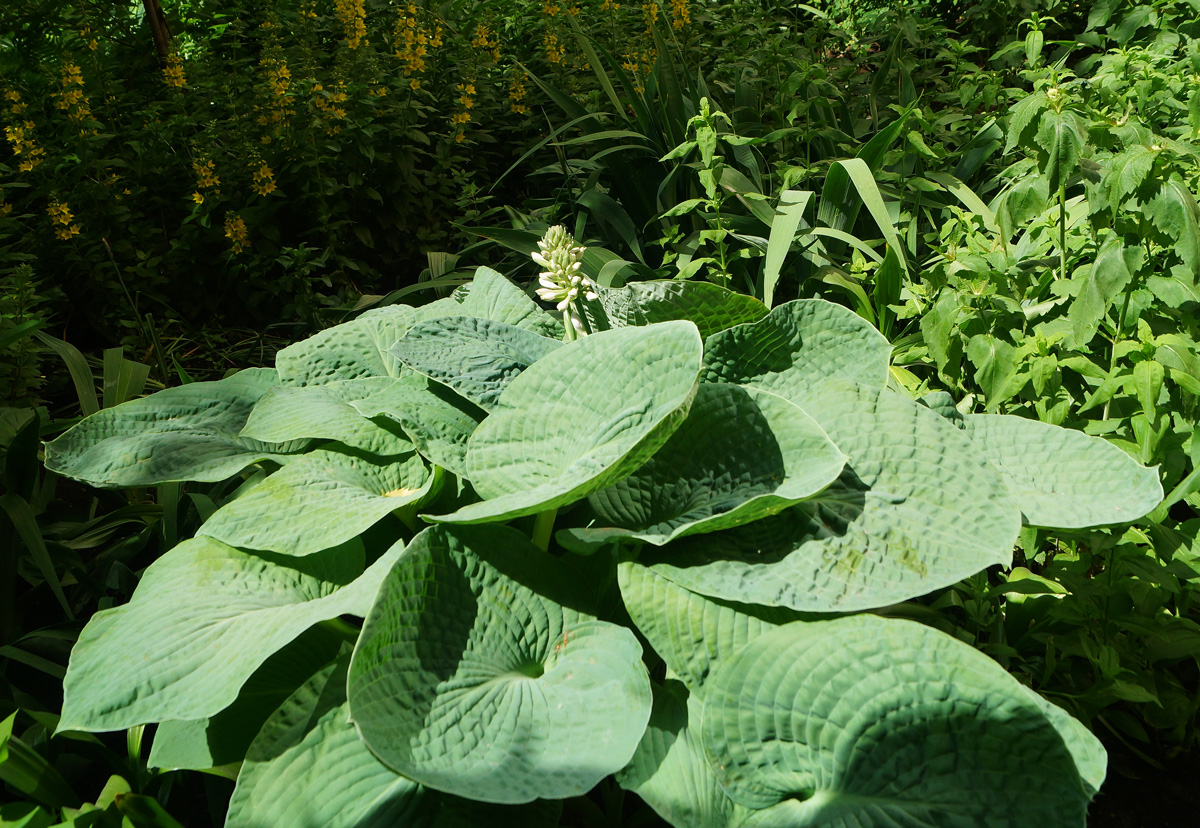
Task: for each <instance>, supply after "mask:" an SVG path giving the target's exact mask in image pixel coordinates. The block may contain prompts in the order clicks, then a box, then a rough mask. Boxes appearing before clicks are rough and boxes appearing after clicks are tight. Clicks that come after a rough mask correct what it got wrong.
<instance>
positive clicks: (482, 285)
mask: <svg viewBox="0 0 1200 828" xmlns="http://www.w3.org/2000/svg"><path fill="white" fill-rule="evenodd" d="M448 301H449V302H454V303H455V304H456V305H457V310H456V309H455V308H454V307H451V306H449V305H447V307H446V312H445V313H444V314H443V315H444V316H476V317H479V318H481V319H494V320H496V321H497V322H503V323H505V324H508V325H515V326H516V327H518V328H523V329H524V330H527V331H532V332H533V333H535V334H538V335H540V336H546V337H550V338H551V339H562V335H563V327H562V324H561V323H560V322H559V320H558V318H557V317H555V316H552V315H551V314H548V313H546V312H545V311H544V310H542V308H541V306H540V305H539V304H538V303H537V302H535V301H533V300H532V299H530V298H529V297H528V296H526V295H525V291H523V290H521V289H520V288H519V287H517V286H516V285H514V284H513V283H512V282H510V281H508V279H505V278H504V276H502V275H501V274H499V273H497V272H496V271H494V270H492V269H491V268H490V267H480V268H476V270H475V278H474V279H472V280H471V282H470V283H469V284H466V285H463V286H462V287H460V288H458V289H457V290H456V291H454V293H453V294H451V296H450V299H449V300H448ZM426 318H430V317H426Z"/></svg>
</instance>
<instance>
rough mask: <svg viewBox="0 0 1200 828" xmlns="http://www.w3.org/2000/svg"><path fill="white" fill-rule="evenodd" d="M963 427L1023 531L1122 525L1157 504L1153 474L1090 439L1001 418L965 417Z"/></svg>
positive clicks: (1157, 486)
mask: <svg viewBox="0 0 1200 828" xmlns="http://www.w3.org/2000/svg"><path fill="white" fill-rule="evenodd" d="M963 428H964V430H965V431H966V432H967V434H968V435H970V437H971V439H972V440H973V441H974V442H975V445H976V447H977V449H978V451H979V452H980V453H981V454H983V456H984V457H986V458H987V459H988V461H989V462H990V463H991V464H992V465H993V466H995V467H996V468H997V469H999V470H1000V474H1001V475H1002V476H1003V477H1004V482H1005V483H1007V484H1008V490H1009V491H1010V492H1011V493H1012V496H1013V499H1014V500H1015V501H1016V503H1017V506H1018V507H1019V508H1020V509H1021V512H1022V513H1023V514H1024V515H1025V522H1026V523H1028V524H1030V525H1033V526H1047V527H1054V528H1059V529H1083V528H1086V527H1089V526H1103V525H1106V524H1112V523H1130V522H1132V521H1135V520H1137V519H1138V518H1140V517H1142V516H1143V515H1145V514H1147V513H1148V512H1150V511H1151V510H1152V509H1154V507H1155V506H1157V505H1158V504H1159V503H1160V502H1161V501H1162V498H1163V491H1162V485H1161V484H1160V483H1159V482H1158V474H1157V473H1156V472H1155V471H1154V469H1148V468H1146V467H1145V466H1142V465H1139V464H1138V463H1137V462H1136V461H1135V460H1134V459H1133V458H1132V457H1130V456H1129V455H1128V454H1126V453H1125V452H1123V451H1121V450H1120V449H1119V448H1117V447H1116V446H1114V445H1112V444H1111V443H1107V442H1105V441H1104V440H1101V439H1100V438H1098V437H1089V436H1088V435H1086V434H1084V433H1082V432H1079V431H1072V430H1070V429H1066V428H1059V427H1057V426H1052V425H1048V424H1046V423H1041V422H1038V421H1036V420H1027V419H1025V418H1023V417H1014V416H1012V415H1008V414H970V415H968V416H966V417H964V418H963Z"/></svg>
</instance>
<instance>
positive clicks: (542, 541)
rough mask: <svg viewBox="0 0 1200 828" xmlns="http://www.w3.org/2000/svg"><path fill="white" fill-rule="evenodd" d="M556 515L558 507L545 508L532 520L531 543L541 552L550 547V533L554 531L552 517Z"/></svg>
mask: <svg viewBox="0 0 1200 828" xmlns="http://www.w3.org/2000/svg"><path fill="white" fill-rule="evenodd" d="M557 516H558V509H557V508H554V509H547V510H546V511H544V512H538V515H537V518H536V519H535V520H534V522H533V537H532V539H531V540H533V545H534V546H536V547H537V548H538V549H540V550H542V551H543V552H545V551H547V550H549V549H550V535H551V534H553V532H554V518H555V517H557Z"/></svg>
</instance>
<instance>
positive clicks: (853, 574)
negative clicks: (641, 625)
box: [641, 381, 1021, 612]
mask: <svg viewBox="0 0 1200 828" xmlns="http://www.w3.org/2000/svg"><path fill="white" fill-rule="evenodd" d="M803 407H804V409H805V410H806V411H808V412H809V413H810V414H811V415H812V417H813V419H815V420H816V421H817V422H818V423H819V424H820V425H821V427H822V428H824V429H825V432H826V433H827V434H828V435H829V437H830V439H832V440H833V442H834V444H835V445H837V446H838V448H840V449H841V450H842V451H843V452H844V453H845V454H846V455H847V456H848V457H849V458H850V459H849V461H848V462H847V465H846V470H845V471H843V472H842V475H841V477H840V478H839V480H838V481H837V482H836V483H834V484H833V485H832V486H830V487H829V488H827V489H825V490H824V491H823V492H821V493H820V494H819V495H817V496H815V497H813V498H812V499H810V500H809V501H806V502H805V503H802V504H800V505H799V506H794V507H792V508H791V509H788V510H786V511H784V512H783V513H781V514H779V515H777V516H776V517H772V518H766V519H765V520H760V521H756V522H755V523H751V524H748V525H746V526H743V527H740V528H737V529H731V530H728V531H725V532H719V533H715V534H711V535H697V536H695V537H692V538H685V539H683V540H681V541H677V542H676V543H674V544H672V545H671V546H670V547H667V548H664V549H661V550H657V549H656V550H652V551H651V550H649V549H646V550H643V552H642V555H641V561H642V562H643V563H645V564H646V565H648V566H651V567H653V568H654V569H655V571H656V572H658V573H659V574H661V575H663V576H665V577H667V578H670V579H671V580H673V581H675V582H677V583H679V584H680V585H682V586H684V587H686V588H687V589H690V590H692V591H694V592H699V593H701V594H703V595H711V596H713V597H716V598H722V599H725V600H729V601H742V602H745V603H750V604H762V605H764V606H785V607H791V608H793V609H797V610H802V611H807V612H848V611H852V610H862V609H870V608H873V607H881V606H886V605H888V604H892V603H896V602H898V601H904V600H907V599H909V598H913V597H916V596H918V595H923V594H925V593H927V592H930V591H931V590H933V589H936V588H938V587H942V586H948V585H950V584H952V583H954V582H956V581H958V580H960V579H962V578H965V577H967V576H968V575H970V574H973V573H975V572H978V571H979V570H981V569H984V568H985V567H987V566H990V565H992V564H996V563H1002V564H1004V563H1008V562H1009V561H1010V560H1011V555H1012V547H1013V543H1014V542H1015V541H1016V538H1017V534H1018V532H1019V531H1020V527H1021V515H1020V511H1019V510H1018V509H1017V508H1016V507H1015V506H1014V505H1013V503H1012V501H1011V500H1010V497H1009V494H1008V490H1007V488H1006V487H1005V485H1004V483H1003V481H1002V480H1001V478H1000V476H999V474H998V472H996V471H995V470H994V469H993V468H992V467H991V466H990V465H989V464H988V463H987V462H986V461H985V459H984V458H983V456H982V454H981V453H980V452H979V451H978V450H977V449H976V448H975V445H974V443H973V442H972V441H971V440H970V438H968V437H967V436H966V435H965V434H964V433H963V432H962V431H961V430H959V429H957V428H955V427H954V426H953V425H952V424H950V423H949V422H947V421H946V420H944V419H942V418H941V417H939V416H938V415H937V414H935V413H934V412H933V411H931V410H929V409H928V408H926V407H924V406H922V405H919V404H918V403H915V402H913V401H911V400H908V399H905V398H903V397H900V396H899V395H896V394H893V393H891V392H887V391H879V390H875V389H870V388H864V387H862V386H857V385H854V384H853V383H847V382H844V381H839V382H827V383H825V384H824V385H822V386H820V387H819V388H818V389H817V391H816V393H815V394H814V395H813V396H812V397H810V398H808V399H806V400H805V401H804V406H803Z"/></svg>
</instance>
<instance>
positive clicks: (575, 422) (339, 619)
mask: <svg viewBox="0 0 1200 828" xmlns="http://www.w3.org/2000/svg"><path fill="white" fill-rule="evenodd" d="M586 304H587V308H586V311H587V318H588V324H589V327H590V328H591V330H592V331H593V333H592V334H591V335H588V336H584V337H582V338H581V339H579V340H577V341H574V342H569V343H567V344H563V342H561V341H560V337H561V336H562V335H563V331H562V328H561V325H560V323H559V321H558V320H557V319H556V318H555V317H554V316H552V315H550V314H547V313H546V312H544V311H542V310H541V309H540V308H539V307H538V306H537V304H536V303H535V302H533V301H532V300H531V299H529V298H528V297H527V296H526V295H525V293H524V292H523V291H522V290H520V289H519V288H517V287H516V286H515V285H513V284H512V283H511V282H509V281H507V280H506V279H505V278H504V277H503V276H501V275H500V274H498V273H496V272H494V271H490V270H488V269H486V268H484V269H480V270H479V271H478V272H477V274H476V276H475V279H474V280H473V281H472V283H470V284H469V285H467V286H464V287H463V288H460V289H459V290H458V291H456V292H455V293H454V295H453V296H451V297H448V298H445V299H441V300H438V301H436V302H434V303H432V304H429V305H425V306H421V307H416V308H414V307H410V306H407V305H393V306H388V307H385V308H381V309H378V310H375V311H371V312H369V313H367V314H364V315H363V316H361V317H359V318H358V319H356V320H355V321H353V322H349V323H346V324H343V325H339V326H336V327H334V328H330V329H328V330H326V331H323V332H322V333H320V334H318V335H316V336H315V337H312V338H310V339H308V340H304V341H302V342H299V343H297V344H295V345H293V346H290V347H289V348H287V349H285V350H284V351H282V352H280V354H279V355H278V358H277V360H276V365H275V368H273V369H265V368H263V369H249V370H246V371H242V372H240V373H238V374H235V375H233V376H231V377H229V378H228V379H225V380H222V381H218V382H214V383H194V384H191V385H188V386H183V387H180V388H175V389H169V390H166V391H162V392H159V393H158V394H155V395H152V396H150V397H147V398H144V399H141V400H136V401H133V402H129V403H126V404H124V405H122V406H118V407H116V408H112V409H105V410H103V411H100V412H98V413H97V414H95V415H93V416H91V417H90V418H88V419H86V420H84V421H83V422H82V423H80V424H79V425H78V426H76V427H75V428H73V429H72V430H70V431H68V432H67V433H66V434H64V435H63V436H62V437H59V438H58V439H56V440H54V441H53V442H51V443H49V444H48V445H47V448H46V452H47V453H46V462H47V466H48V467H49V468H50V469H53V470H55V471H57V472H58V473H62V474H67V475H70V476H73V477H76V478H78V479H81V480H84V481H87V482H89V483H92V484H94V485H100V486H148V485H160V484H164V483H179V482H182V481H210V482H212V481H219V480H226V479H228V478H230V476H231V475H235V474H238V473H242V475H243V477H244V478H245V480H246V482H245V484H244V485H243V486H242V487H241V489H240V490H239V493H238V495H237V496H236V497H235V498H234V499H233V500H232V501H231V502H229V503H227V504H226V505H224V506H223V507H222V508H220V509H218V510H217V511H215V512H214V513H212V515H211V516H210V517H209V518H208V519H207V520H206V521H205V522H204V523H203V524H202V525H201V526H200V527H199V529H198V531H197V535H196V537H195V538H193V539H190V540H187V541H184V542H182V543H180V544H179V545H178V546H176V547H175V548H174V549H172V550H171V551H169V552H167V553H166V554H165V555H163V556H162V557H161V558H159V559H158V560H157V561H156V562H155V563H154V564H153V565H151V567H150V568H149V569H148V570H147V571H146V574H145V576H144V577H143V578H142V580H141V582H140V584H139V585H138V588H137V591H136V592H135V594H134V597H133V599H132V600H131V601H130V602H129V603H128V604H126V605H124V606H121V607H117V608H115V609H112V610H107V611H104V612H101V613H98V614H97V615H96V616H94V617H93V618H92V620H91V621H90V622H89V623H88V625H87V626H86V627H85V629H84V631H83V632H82V634H81V635H80V638H79V641H78V642H77V644H76V646H75V648H74V649H73V651H72V655H71V664H70V668H69V670H68V673H67V677H66V680H65V698H64V704H63V714H62V719H61V720H60V722H59V724H58V729H59V731H68V732H70V731H107V730H119V729H124V728H131V727H138V726H141V725H144V724H147V723H159V724H158V727H157V729H156V732H155V737H154V743H153V747H152V750H151V754H150V759H149V762H150V764H151V765H152V766H157V767H164V768H209V767H215V766H220V765H225V764H229V763H240V771H239V773H238V777H237V787H236V789H235V791H234V794H233V800H232V803H231V806H230V811H229V817H228V821H227V823H226V824H227V825H230V826H240V825H247V826H249V825H255V826H262V825H281V826H282V825H311V824H323V825H358V824H363V820H373V819H377V818H381V817H382V815H383V814H387V815H389V816H393V815H398V814H404V815H406V817H407V818H408V819H409V820H411V824H435V823H436V824H441V822H442V821H445V822H453V821H455V820H473V821H475V822H476V823H478V822H480V821H486V822H487V823H488V824H509V822H511V823H513V824H521V825H540V824H544V825H554V824H556V820H557V819H558V812H559V806H558V803H557V800H563V799H567V800H569V801H572V802H573V801H574V798H577V797H580V796H581V795H583V794H585V793H587V792H588V791H590V790H592V789H593V788H594V787H595V786H596V785H597V784H599V783H601V781H602V780H604V779H605V778H607V777H609V776H611V775H614V774H615V780H616V783H617V785H619V786H620V787H621V788H623V789H625V790H629V791H633V792H635V793H636V794H637V795H638V796H640V797H641V798H642V799H643V800H645V801H646V802H647V803H648V804H649V805H650V806H651V807H652V808H653V809H654V810H655V811H656V812H657V813H658V814H659V815H661V816H662V817H663V818H664V819H666V820H667V821H668V822H670V823H672V824H674V825H677V826H681V827H682V826H703V825H710V826H725V825H737V824H742V823H744V822H745V821H747V820H749V819H759V820H761V819H768V820H786V821H787V822H788V824H797V825H809V824H811V825H818V824H827V822H828V820H829V819H830V818H833V817H834V816H835V815H836V816H837V817H838V818H841V819H846V820H852V821H854V822H855V823H856V824H861V825H885V824H894V823H895V822H896V821H897V820H906V819H920V820H921V821H922V822H925V823H927V824H936V825H950V824H961V823H971V824H984V823H986V822H988V821H989V820H990V819H991V816H992V815H993V814H995V813H997V812H1002V813H1005V814H1007V815H1013V814H1019V815H1020V819H1021V820H1022V821H1032V820H1035V819H1045V820H1050V821H1053V822H1054V823H1055V824H1070V825H1083V823H1084V818H1085V813H1086V808H1087V803H1088V801H1089V800H1090V798H1091V797H1092V795H1093V794H1094V793H1095V792H1096V791H1097V790H1098V788H1099V786H1100V784H1101V783H1102V781H1103V776H1104V764H1105V758H1104V751H1103V748H1102V747H1101V746H1100V743H1099V742H1098V741H1096V740H1095V738H1094V737H1093V736H1091V734H1090V733H1088V731H1087V730H1086V729H1085V728H1083V727H1082V726H1081V725H1080V724H1079V723H1078V722H1076V721H1075V720H1073V719H1072V718H1070V717H1069V716H1068V715H1067V714H1065V713H1064V712H1063V711H1062V710H1061V709H1060V708H1058V707H1055V706H1054V705H1052V704H1049V703H1048V702H1046V701H1045V700H1043V699H1042V698H1041V697H1039V696H1037V695H1036V694H1035V693H1033V692H1032V691H1030V690H1029V689H1028V688H1027V687H1025V686H1023V685H1022V684H1020V683H1019V682H1017V681H1016V680H1015V679H1014V678H1012V677H1011V676H1010V675H1008V674H1007V673H1006V672H1005V671H1004V670H1003V669H1002V668H1001V667H1000V666H999V665H997V664H996V663H995V662H993V661H991V660H990V659H988V658H987V657H986V656H985V655H983V654H981V653H979V652H977V651H976V650H974V649H972V648H971V647H969V646H967V645H965V644H963V643H961V642H959V641H956V640H955V639H954V638H953V637H952V636H949V635H946V634H944V633H941V632H938V631H937V630H935V629H933V628H932V627H929V626H925V625H920V624H916V623H913V622H912V621H909V620H903V619H900V618H896V617H888V616H889V613H890V614H891V615H895V614H896V611H895V610H894V609H893V610H889V611H887V612H882V614H881V612H880V611H882V610H884V609H885V608H888V607H893V608H894V606H895V605H896V604H898V603H900V602H905V601H908V600H910V599H913V598H915V597H917V596H921V595H924V594H926V593H928V592H930V591H931V590H933V589H937V588H939V587H945V586H948V585H950V584H953V583H955V582H957V581H959V580H960V579H962V578H963V577H966V576H968V575H970V574H972V573H975V572H978V571H980V570H982V569H983V568H985V567H988V566H990V565H992V564H997V563H999V564H1007V563H1008V562H1009V561H1010V556H1011V552H1012V548H1013V544H1014V542H1015V541H1016V539H1017V536H1018V533H1019V532H1020V531H1021V526H1022V524H1023V523H1024V524H1025V525H1027V526H1037V527H1064V528H1067V529H1073V528H1084V527H1091V526H1098V525H1105V524H1110V523H1125V522H1128V521H1130V520H1135V519H1137V518H1138V517H1139V516H1141V515H1143V514H1145V513H1146V512H1148V511H1150V510H1151V509H1153V508H1154V507H1155V506H1156V505H1157V504H1158V503H1159V501H1160V500H1161V499H1162V491H1161V488H1160V486H1159V482H1158V479H1157V475H1156V474H1155V473H1154V472H1153V471H1152V470H1148V469H1145V468H1143V467H1140V466H1139V465H1138V464H1137V463H1135V462H1134V461H1133V460H1132V459H1131V458H1129V457H1128V456H1126V455H1125V454H1124V453H1123V452H1122V451H1120V450H1119V449H1118V448H1116V447H1114V446H1111V445H1109V444H1107V443H1105V442H1104V441H1102V440H1099V439H1096V438H1092V437H1088V436H1086V435H1083V434H1080V433H1078V432H1073V431H1069V430H1065V429H1061V428H1058V427H1055V426H1052V425H1048V424H1043V423H1037V422H1034V421H1031V420H1027V419H1023V418H1019V417H1013V416H1007V415H991V414H982V415H970V416H966V417H962V416H961V415H958V414H957V412H956V411H955V409H954V408H953V406H949V407H948V408H947V407H946V405H945V404H944V401H943V400H942V399H941V398H938V397H936V396H935V397H933V398H931V399H929V400H927V401H924V402H918V401H914V400H912V399H910V398H909V397H907V396H906V395H903V394H900V393H896V392H894V391H891V390H888V389H887V388H886V385H887V382H888V377H889V362H890V357H891V346H890V345H889V343H888V342H887V340H886V339H885V338H884V337H883V336H881V335H880V334H879V333H878V332H877V331H876V330H875V329H874V328H872V327H871V326H870V325H869V324H868V323H867V322H866V321H865V320H863V319H861V318H860V317H859V316H857V315H856V314H854V313H853V312H852V311H849V310H847V309H845V308H843V307H840V306H838V305H834V304H832V303H829V302H826V301H824V300H820V299H809V300H798V301H794V302H789V303H786V304H783V305H780V306H779V307H778V308H776V309H775V310H773V311H771V312H769V313H768V310H767V308H766V307H765V306H764V305H762V304H761V303H759V302H757V301H756V300H754V299H752V298H749V297H745V296H739V295H738V294H734V293H731V292H729V291H727V290H725V289H723V288H721V287H719V286H716V285H711V284H707V283H704V282H681V281H666V282H662V281H650V282H637V283H634V284H631V285H629V286H628V287H625V288H619V289H618V288H602V287H601V288H598V290H597V298H595V299H593V300H587V303H586ZM717 435H720V437H719V438H718V437H717ZM247 467H249V470H248V471H243V470H245V469H247ZM418 521H420V522H422V523H425V524H430V525H428V526H426V527H425V528H421V526H420V525H419V523H418ZM504 524H508V525H507V526H506V525H504ZM871 610H874V611H875V612H870V611H871ZM357 619H363V620H362V622H361V628H360V627H359V624H358V621H357ZM635 631H636V634H635ZM639 636H640V637H639ZM643 642H644V643H645V644H648V645H649V646H648V648H647V647H645V646H644V644H643ZM117 659H119V660H120V663H121V664H122V665H123V669H120V670H114V669H113V668H112V666H113V664H114V662H115V661H116V660H117ZM268 688H269V689H268ZM581 745H586V746H587V750H586V751H581V750H580V746H581ZM335 769H336V771H335ZM335 772H336V774H337V775H338V778H339V779H340V780H341V782H340V783H339V785H338V786H336V787H335V788H333V789H330V788H329V786H328V779H329V777H330V774H333V773H335ZM997 775H1002V776H1003V777H1004V780H1005V781H1004V783H1003V784H996V779H997ZM349 777H353V778H354V779H355V783H354V784H353V785H351V784H346V780H347V779H348V778H349ZM318 792H319V793H318Z"/></svg>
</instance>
